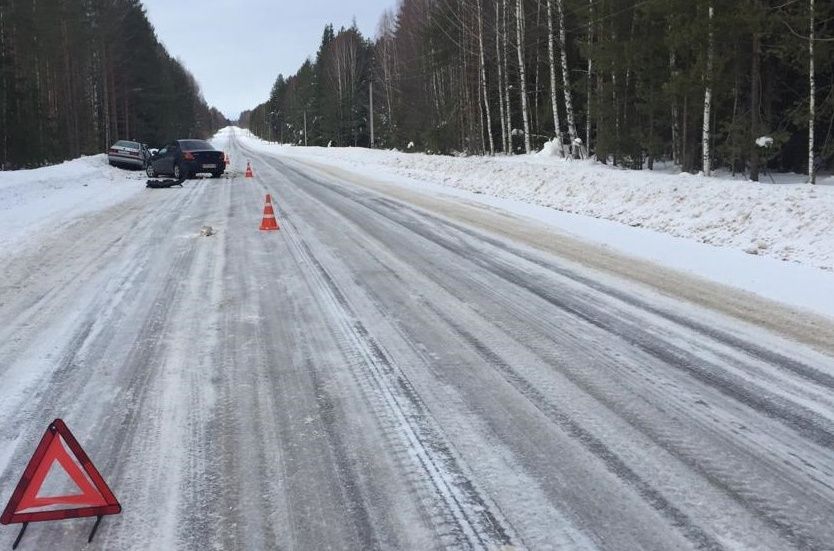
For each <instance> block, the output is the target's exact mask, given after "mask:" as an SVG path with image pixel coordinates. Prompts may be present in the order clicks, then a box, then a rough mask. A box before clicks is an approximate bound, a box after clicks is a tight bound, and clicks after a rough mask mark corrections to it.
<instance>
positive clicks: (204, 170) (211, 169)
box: [185, 159, 226, 174]
mask: <svg viewBox="0 0 834 551" xmlns="http://www.w3.org/2000/svg"><path fill="white" fill-rule="evenodd" d="M185 166H186V167H187V168H188V173H189V174H214V173H217V172H224V171H225V170H226V163H224V162H223V160H222V159H221V160H220V161H219V162H218V161H214V160H205V161H186V162H185Z"/></svg>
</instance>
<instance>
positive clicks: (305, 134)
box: [304, 109, 307, 147]
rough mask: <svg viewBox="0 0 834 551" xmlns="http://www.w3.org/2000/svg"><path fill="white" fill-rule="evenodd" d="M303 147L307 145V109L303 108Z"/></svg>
mask: <svg viewBox="0 0 834 551" xmlns="http://www.w3.org/2000/svg"><path fill="white" fill-rule="evenodd" d="M304 147H307V110H306V109H305V110H304Z"/></svg>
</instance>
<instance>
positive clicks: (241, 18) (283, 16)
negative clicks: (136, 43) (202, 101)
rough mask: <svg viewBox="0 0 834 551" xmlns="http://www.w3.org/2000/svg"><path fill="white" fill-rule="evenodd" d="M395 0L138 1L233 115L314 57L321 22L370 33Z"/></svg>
mask: <svg viewBox="0 0 834 551" xmlns="http://www.w3.org/2000/svg"><path fill="white" fill-rule="evenodd" d="M395 2H396V0H293V1H287V0H237V1H235V0H144V2H143V4H144V5H145V9H146V10H147V12H148V17H149V18H150V20H151V23H153V26H154V28H155V29H156V34H157V36H158V37H159V39H160V41H162V43H163V44H164V45H165V47H166V48H167V50H168V52H169V53H170V54H171V55H173V56H174V57H178V58H179V59H180V60H181V61H182V62H183V63H184V64H185V66H186V67H187V68H188V70H189V71H191V72H192V73H193V74H194V76H195V77H196V78H197V81H198V82H199V83H200V87H201V88H202V91H203V95H204V96H205V98H206V101H207V102H208V103H209V105H214V106H215V107H217V108H218V109H220V110H221V111H222V112H223V113H224V114H225V115H226V116H227V117H229V118H231V119H233V120H234V119H236V118H237V116H238V115H239V114H240V112H241V111H242V110H244V109H251V108H252V107H255V106H256V105H258V104H259V103H261V102H263V101H264V100H266V99H267V97H268V96H269V90H270V89H271V88H272V84H273V83H274V82H275V77H277V76H278V73H283V74H284V75H285V76H288V75H291V74H294V73H295V72H296V71H297V70H298V68H299V67H300V66H301V64H302V63H304V60H305V59H307V57H310V56H314V55H315V52H316V49H317V48H318V45H319V42H320V41H321V33H322V31H323V30H324V26H325V25H326V24H328V23H333V26H334V27H335V28H336V30H337V31H338V29H339V27H342V26H344V27H348V26H350V24H351V22H352V21H353V19H354V18H355V19H356V23H357V25H358V26H359V30H361V31H362V34H364V35H365V36H369V37H373V35H374V33H375V31H376V25H377V22H378V21H379V17H380V15H382V12H383V10H385V9H386V8H388V7H393V6H394V4H395Z"/></svg>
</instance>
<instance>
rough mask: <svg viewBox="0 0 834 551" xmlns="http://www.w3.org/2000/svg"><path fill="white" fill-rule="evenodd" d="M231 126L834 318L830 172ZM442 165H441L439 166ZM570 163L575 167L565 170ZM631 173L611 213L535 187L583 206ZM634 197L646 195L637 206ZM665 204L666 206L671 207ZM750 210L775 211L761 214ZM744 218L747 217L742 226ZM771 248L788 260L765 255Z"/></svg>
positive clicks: (308, 155)
mask: <svg viewBox="0 0 834 551" xmlns="http://www.w3.org/2000/svg"><path fill="white" fill-rule="evenodd" d="M237 132H238V135H239V136H240V138H241V139H242V140H243V141H244V143H245V145H247V146H249V147H252V148H253V149H256V150H259V151H264V152H270V153H273V154H278V155H283V156H285V157H287V158H295V159H298V160H301V161H305V160H306V161H311V162H315V163H319V164H321V165H328V166H333V167H337V168H343V169H346V170H349V171H351V172H353V173H356V174H360V175H366V176H368V177H369V178H372V179H374V180H376V181H381V182H386V183H390V184H393V185H398V186H404V187H407V188H411V189H415V190H419V191H423V192H428V193H430V194H444V195H451V196H457V197H461V198H465V199H468V200H471V201H476V202H479V203H482V204H486V205H489V206H492V207H496V208H500V209H502V210H505V211H508V212H511V213H514V214H517V215H520V216H523V217H525V218H528V219H532V220H536V221H538V222H542V223H544V224H546V225H548V226H551V227H554V228H556V229H558V230H559V231H560V232H563V233H567V234H569V235H573V236H575V237H577V238H580V239H583V240H586V241H590V242H593V243H597V244H601V245H604V246H606V247H610V248H612V249H614V250H616V251H618V252H621V253H625V254H627V255H629V256H634V257H638V258H641V259H645V260H649V261H652V262H655V263H658V264H660V265H663V266H667V267H669V268H672V269H675V270H678V271H681V272H685V273H689V274H692V275H695V276H698V277H702V278H705V279H707V280H710V281H713V282H716V283H719V284H723V285H728V286H731V287H735V288H737V289H742V290H745V291H748V292H752V293H755V294H757V295H759V296H761V297H764V298H767V299H770V300H774V301H776V302H781V303H783V304H787V305H789V306H793V307H798V308H801V309H805V310H809V311H812V312H815V313H818V314H822V315H825V316H828V317H831V318H834V272H832V271H831V268H832V265H833V264H834V215H832V213H834V185H831V184H834V181H832V179H830V178H829V179H828V180H826V181H825V183H826V184H829V185H821V186H817V188H815V189H809V186H805V185H802V184H798V183H797V184H785V185H782V184H780V185H779V186H774V185H773V184H750V183H746V182H740V181H739V182H733V181H729V180H721V179H716V178H714V179H705V178H700V177H696V176H671V175H663V174H651V173H647V172H645V171H644V172H626V171H619V170H615V169H611V168H609V167H604V166H594V165H591V164H590V163H581V162H565V161H561V160H557V159H543V158H542V157H516V158H509V159H507V158H499V159H489V158H465V159H459V158H445V157H435V156H426V155H416V154H402V153H397V152H387V151H368V150H362V149H337V148H330V149H328V148H302V147H288V146H279V145H275V144H268V143H265V142H262V141H260V140H258V139H257V138H254V137H252V136H251V135H249V134H248V132H247V131H245V130H237ZM433 164H435V165H436V167H433V166H432V165H433ZM449 167H451V168H449ZM447 168H449V172H444V170H445V169H447ZM574 169H576V170H577V173H576V174H572V173H571V170H574ZM467 170H468V171H469V172H467ZM530 173H534V174H536V175H537V176H536V177H550V178H556V179H558V178H563V179H565V180H569V181H571V182H573V183H572V184H564V185H561V184H553V185H546V184H545V183H542V182H541V181H536V183H535V185H531V184H530V183H529V182H528V181H527V177H528V176H527V175H528V174H530ZM548 174H550V176H547V175H548ZM595 174H596V176H595ZM542 175H544V176H542ZM635 176H636V177H638V178H642V179H644V180H646V182H645V183H642V184H641V183H640V182H639V181H637V180H634V181H632V183H631V184H628V185H627V187H631V188H632V189H631V193H632V194H633V195H634V197H632V198H631V199H630V200H629V201H628V202H626V201H625V200H623V204H622V205H621V206H620V208H619V210H622V211H623V216H622V217H621V218H623V219H621V220H609V219H603V218H602V217H594V216H593V215H587V214H585V215H583V214H574V213H570V212H566V211H563V210H559V209H557V208H556V207H557V205H556V204H555V203H550V202H549V200H542V198H541V197H540V196H539V195H537V192H536V187H539V188H541V189H540V192H542V193H544V194H548V197H549V194H550V193H551V192H552V191H553V189H554V187H558V188H559V189H564V188H565V187H569V188H571V189H572V190H573V195H569V196H567V197H566V198H565V201H566V202H572V203H576V204H579V203H583V202H584V204H585V205H586V206H587V208H588V209H589V210H590V209H592V208H594V207H596V208H601V206H604V207H606V208H608V209H610V210H613V209H614V208H615V206H614V203H613V202H612V201H611V200H608V199H606V198H605V197H604V196H603V193H604V192H605V191H606V190H610V191H611V192H612V193H613V194H614V195H616V196H618V197H621V196H622V195H623V191H622V189H618V188H621V187H623V186H619V185H618V184H617V182H618V181H619V180H618V179H622V180H629V179H634V178H635ZM595 177H598V178H605V177H610V180H607V181H604V182H603V183H599V182H597V181H595ZM512 182H515V184H512ZM612 182H613V183H612ZM456 184H460V186H457V185H456ZM513 185H514V186H515V187H513ZM465 186H472V187H473V188H474V189H472V190H469V189H468V188H466V187H465ZM664 187H666V188H669V189H663V188H664ZM673 188H677V189H673ZM704 190H706V191H704ZM707 191H708V192H709V193H707ZM580 192H582V195H581V196H580ZM502 193H503V194H504V195H503V196H502V195H501V194H502ZM638 194H640V196H641V197H642V198H643V199H642V200H643V201H644V203H642V204H640V203H638V201H637V200H636V197H637V195H638ZM670 194H671V195H670ZM699 194H700V195H699ZM768 194H769V195H768ZM507 196H509V197H507ZM670 197H671V198H670ZM675 197H680V199H678V200H676V199H674V198H675ZM669 202H671V203H673V205H672V206H671V207H670V206H669V205H668V203H669ZM782 203H784V204H782ZM675 204H676V206H675ZM693 208H694V209H695V212H692V209H693ZM716 210H717V211H719V212H715V211H716ZM739 210H743V211H744V212H745V213H747V216H746V218H745V217H743V216H742V217H732V216H731V214H732V213H733V212H737V211H739ZM759 210H763V211H764V212H765V213H767V215H769V216H773V218H772V219H768V218H767V216H766V215H765V214H762V213H761V212H759ZM655 211H657V216H658V218H659V219H660V220H661V221H663V220H665V221H666V227H667V228H672V229H675V228H677V229H678V230H680V229H681V228H692V227H695V226H696V224H697V222H698V219H701V222H702V223H704V222H705V218H710V219H712V220H714V221H717V220H720V219H724V220H725V222H724V223H723V225H722V224H718V223H715V224H713V225H712V226H710V228H709V230H710V231H702V232H700V233H699V234H693V232H690V234H689V235H687V236H676V234H678V233H684V232H682V231H664V230H662V229H660V228H659V227H656V226H659V225H661V224H660V223H659V222H658V220H655V219H654V218H652V213H653V212H655ZM707 212H709V215H707V214H705V213H707ZM780 212H781V213H780ZM698 213H700V215H698V216H696V214H698ZM777 214H778V216H777ZM638 215H639V216H640V217H641V219H642V220H644V222H643V223H640V224H639V226H642V227H637V226H638V224H634V226H632V225H631V224H628V222H627V217H628V216H635V217H636V216H638ZM792 215H795V219H794V218H791V216H792ZM742 219H746V220H747V224H746V225H745V224H744V223H742ZM705 227H706V226H705ZM780 227H781V228H782V231H781V232H780ZM800 230H801V231H800ZM743 236H750V237H747V238H744V237H743ZM780 236H782V237H780ZM764 239H769V241H767V242H765V243H771V244H769V245H767V246H766V247H763V248H759V245H758V243H756V244H755V248H753V249H751V250H753V251H755V252H756V253H757V254H750V253H749V252H744V249H749V248H750V242H751V241H758V240H764ZM707 243H708V244H707ZM734 243H738V245H734ZM741 245H744V246H741ZM779 249H781V250H782V251H783V253H784V255H785V256H786V257H789V260H790V262H785V261H783V260H782V259H781V258H779V256H777V255H775V254H774V252H775V251H776V250H779ZM820 259H822V260H824V262H820ZM820 268H823V269H820Z"/></svg>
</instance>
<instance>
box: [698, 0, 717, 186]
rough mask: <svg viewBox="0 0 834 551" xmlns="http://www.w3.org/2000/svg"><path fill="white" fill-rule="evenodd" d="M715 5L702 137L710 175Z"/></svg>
mask: <svg viewBox="0 0 834 551" xmlns="http://www.w3.org/2000/svg"><path fill="white" fill-rule="evenodd" d="M713 15H714V12H713V6H712V1H710V3H709V8H708V19H707V68H706V73H705V75H704V131H703V136H702V139H701V146H702V148H703V165H704V176H710V175H711V173H712V170H711V157H710V150H709V148H710V139H711V137H712V134H711V131H710V123H711V118H710V117H711V116H712V70H713V54H714V49H715V45H714V43H713V32H712V21H713Z"/></svg>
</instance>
